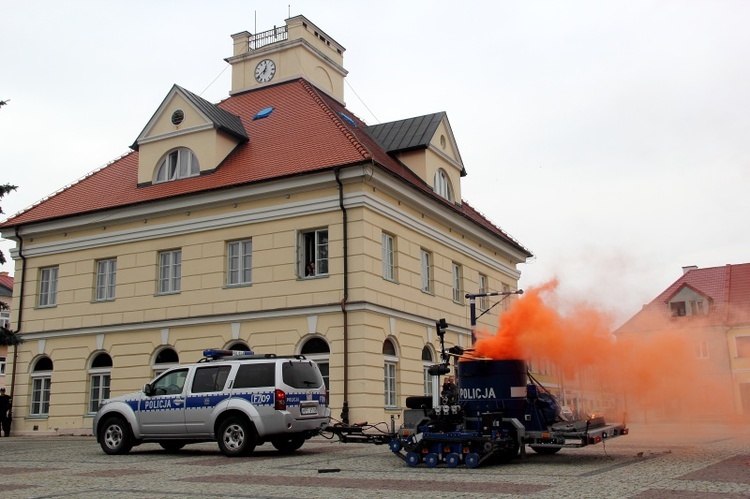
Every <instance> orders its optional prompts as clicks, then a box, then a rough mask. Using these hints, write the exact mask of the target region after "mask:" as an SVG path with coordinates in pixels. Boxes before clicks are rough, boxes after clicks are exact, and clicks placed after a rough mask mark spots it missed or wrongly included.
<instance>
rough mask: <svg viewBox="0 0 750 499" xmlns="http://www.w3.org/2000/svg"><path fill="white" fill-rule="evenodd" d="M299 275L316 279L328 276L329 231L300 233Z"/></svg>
mask: <svg viewBox="0 0 750 499" xmlns="http://www.w3.org/2000/svg"><path fill="white" fill-rule="evenodd" d="M299 252H300V257H299V266H300V267H299V269H298V272H299V275H300V276H305V277H314V276H318V275H327V274H328V229H318V230H312V231H309V232H301V233H300V242H299Z"/></svg>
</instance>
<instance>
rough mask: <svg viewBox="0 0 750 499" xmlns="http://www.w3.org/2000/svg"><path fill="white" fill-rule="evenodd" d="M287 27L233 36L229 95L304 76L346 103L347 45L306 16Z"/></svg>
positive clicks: (295, 19)
mask: <svg viewBox="0 0 750 499" xmlns="http://www.w3.org/2000/svg"><path fill="white" fill-rule="evenodd" d="M285 23H286V24H285V25H284V26H279V27H274V28H273V29H271V30H268V31H263V32H261V33H256V34H254V35H253V34H251V33H248V32H247V31H243V32H241V33H237V34H235V35H232V39H233V40H234V53H233V55H232V57H229V58H227V59H226V61H227V62H228V63H229V64H231V65H232V89H231V91H230V92H229V94H230V95H234V94H237V93H240V92H245V91H247V90H252V89H254V88H258V87H260V86H265V85H273V84H276V83H279V82H282V81H288V80H293V79H297V78H304V79H305V80H307V81H309V82H310V83H312V84H313V85H315V86H316V87H317V88H318V89H320V90H322V91H323V92H325V93H327V94H328V95H330V96H331V97H333V98H334V99H336V100H337V101H339V102H340V103H342V104H344V77H346V74H347V71H346V70H345V69H344V66H343V64H344V50H345V49H344V47H342V46H341V45H339V43H338V42H336V41H335V40H334V39H333V38H331V37H330V36H328V35H327V34H326V33H325V32H324V31H323V30H321V29H320V28H318V27H317V26H315V25H314V24H313V23H312V22H310V21H309V20H308V19H307V18H306V17H304V16H295V17H292V18H289V19H287V20H286V21H285Z"/></svg>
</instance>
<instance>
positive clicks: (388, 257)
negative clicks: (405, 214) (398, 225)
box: [381, 232, 396, 282]
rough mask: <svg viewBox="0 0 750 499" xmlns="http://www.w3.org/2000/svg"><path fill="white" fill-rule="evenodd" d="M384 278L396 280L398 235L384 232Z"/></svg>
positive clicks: (382, 239)
mask: <svg viewBox="0 0 750 499" xmlns="http://www.w3.org/2000/svg"><path fill="white" fill-rule="evenodd" d="M381 241H382V246H383V279H386V280H388V281H394V282H395V281H396V237H395V236H393V235H391V234H388V233H387V232H383V235H382V238H381Z"/></svg>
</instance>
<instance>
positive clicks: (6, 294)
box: [0, 271, 13, 387]
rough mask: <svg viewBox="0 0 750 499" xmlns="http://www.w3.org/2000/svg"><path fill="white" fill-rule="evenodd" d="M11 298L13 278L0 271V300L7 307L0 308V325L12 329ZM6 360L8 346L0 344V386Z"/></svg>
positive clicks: (3, 384)
mask: <svg viewBox="0 0 750 499" xmlns="http://www.w3.org/2000/svg"><path fill="white" fill-rule="evenodd" d="M12 300H13V278H12V277H11V276H10V275H8V272H4V271H3V272H0V302H3V303H5V304H6V305H7V306H8V307H9V308H8V309H6V310H0V327H4V328H7V329H12V328H11V327H10V306H11V302H12ZM7 360H8V347H6V346H2V345H0V386H3V387H4V386H6V382H5V370H6V366H7V363H8V362H7Z"/></svg>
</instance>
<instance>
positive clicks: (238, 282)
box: [227, 239, 253, 286]
mask: <svg viewBox="0 0 750 499" xmlns="http://www.w3.org/2000/svg"><path fill="white" fill-rule="evenodd" d="M252 271H253V240H252V239H243V240H241V241H232V242H229V243H227V286H244V285H248V284H252V282H253V272H252Z"/></svg>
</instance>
